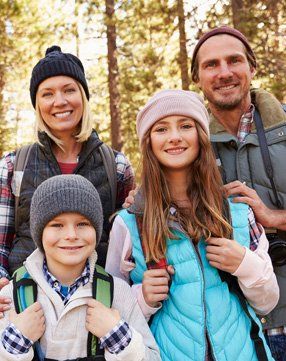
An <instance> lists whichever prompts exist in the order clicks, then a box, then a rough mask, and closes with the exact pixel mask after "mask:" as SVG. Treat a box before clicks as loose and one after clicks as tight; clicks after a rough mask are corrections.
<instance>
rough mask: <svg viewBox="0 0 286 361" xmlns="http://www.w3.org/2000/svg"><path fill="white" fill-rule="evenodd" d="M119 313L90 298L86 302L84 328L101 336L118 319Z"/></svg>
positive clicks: (115, 323) (109, 329)
mask: <svg viewBox="0 0 286 361" xmlns="http://www.w3.org/2000/svg"><path fill="white" fill-rule="evenodd" d="M120 319H121V317H120V313H119V312H118V311H117V310H115V309H114V308H108V307H106V306H104V305H103V304H102V303H101V302H99V301H97V300H94V299H90V300H88V302H87V311H86V323H85V327H86V329H87V330H88V331H89V332H91V333H92V334H93V335H95V336H97V337H99V338H100V337H103V336H105V335H106V334H107V333H108V332H110V331H111V330H112V329H113V328H114V327H115V326H116V325H117V324H118V322H119V321H120Z"/></svg>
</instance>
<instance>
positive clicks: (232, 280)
mask: <svg viewBox="0 0 286 361" xmlns="http://www.w3.org/2000/svg"><path fill="white" fill-rule="evenodd" d="M223 215H224V217H225V219H226V220H227V221H228V222H229V223H230V224H232V221H231V213H230V208H229V204H228V201H227V199H225V198H224V200H223ZM219 275H220V278H221V280H222V282H226V283H227V285H228V288H229V291H230V292H232V293H234V294H235V295H236V296H237V298H238V299H239V302H240V305H241V307H242V309H243V311H244V312H245V314H246V315H247V317H248V318H249V320H250V322H251V328H250V337H251V339H252V340H253V342H254V347H255V351H256V355H257V358H258V360H259V361H267V360H268V357H267V354H266V351H265V347H264V344H263V341H262V339H261V337H260V336H259V326H258V325H257V323H256V321H255V320H254V318H253V317H252V315H251V314H250V312H249V310H248V302H247V300H246V298H245V296H244V294H243V292H242V290H241V288H240V287H239V284H238V280H237V278H236V277H235V276H233V275H231V274H230V273H228V272H224V271H220V270H219Z"/></svg>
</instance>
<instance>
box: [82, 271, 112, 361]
mask: <svg viewBox="0 0 286 361" xmlns="http://www.w3.org/2000/svg"><path fill="white" fill-rule="evenodd" d="M113 292H114V282H113V277H112V276H111V275H110V274H109V273H107V272H106V271H105V270H104V269H103V268H102V267H101V266H99V265H95V269H94V274H93V281H92V297H93V298H94V299H96V300H97V301H99V302H101V303H103V304H104V305H105V306H106V307H109V308H110V307H111V305H112V302H113ZM87 356H88V357H94V360H104V349H102V348H100V343H99V339H98V337H95V336H94V335H93V334H92V333H90V332H89V333H88V339H87Z"/></svg>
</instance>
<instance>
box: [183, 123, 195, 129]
mask: <svg viewBox="0 0 286 361" xmlns="http://www.w3.org/2000/svg"><path fill="white" fill-rule="evenodd" d="M182 128H183V129H191V128H193V125H192V124H189V123H186V124H182Z"/></svg>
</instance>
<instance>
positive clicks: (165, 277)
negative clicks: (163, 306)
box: [142, 266, 175, 307]
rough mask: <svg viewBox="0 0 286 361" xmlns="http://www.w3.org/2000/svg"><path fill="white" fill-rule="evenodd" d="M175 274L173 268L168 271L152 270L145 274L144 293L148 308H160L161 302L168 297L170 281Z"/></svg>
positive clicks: (169, 267)
mask: <svg viewBox="0 0 286 361" xmlns="http://www.w3.org/2000/svg"><path fill="white" fill-rule="evenodd" d="M174 273H175V270H174V268H173V266H168V267H167V269H166V268H164V269H162V268H160V269H151V270H148V271H145V272H144V277H143V282H142V292H143V296H144V300H145V302H146V303H147V305H148V306H150V307H158V305H159V302H161V301H164V300H165V299H166V298H167V297H168V292H169V281H170V280H171V275H173V274H174Z"/></svg>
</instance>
